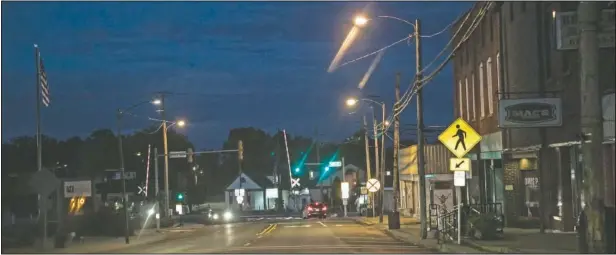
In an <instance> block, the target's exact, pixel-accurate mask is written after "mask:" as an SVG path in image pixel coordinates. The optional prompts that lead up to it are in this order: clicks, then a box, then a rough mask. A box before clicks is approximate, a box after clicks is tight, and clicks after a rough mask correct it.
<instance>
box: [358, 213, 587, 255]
mask: <svg viewBox="0 0 616 255" xmlns="http://www.w3.org/2000/svg"><path fill="white" fill-rule="evenodd" d="M386 219H387V217H384V218H383V221H384V222H383V224H378V218H356V219H355V220H356V221H358V222H359V223H361V224H364V225H369V226H372V227H374V228H377V229H380V230H381V231H383V232H384V233H386V234H388V235H390V236H392V237H393V238H395V239H398V240H401V241H405V242H409V243H412V244H415V245H418V246H420V247H424V248H428V249H433V250H437V251H438V252H440V253H535V254H536V253H559V254H563V253H564V254H567V253H568V254H571V253H577V236H576V234H575V233H562V232H552V233H548V232H546V233H545V234H540V233H539V230H538V229H518V228H505V230H504V237H503V238H502V239H499V240H490V241H488V240H472V239H466V238H465V239H464V240H463V243H462V245H458V244H457V243H455V242H454V241H451V242H447V243H439V241H438V240H436V239H433V238H429V239H423V240H422V239H421V238H420V236H419V228H420V225H419V224H418V221H417V220H415V219H413V218H404V217H402V218H401V219H400V221H401V224H400V229H393V230H390V229H388V225H387V220H386ZM403 222H404V223H403ZM405 223H406V224H405Z"/></svg>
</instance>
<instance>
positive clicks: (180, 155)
mask: <svg viewBox="0 0 616 255" xmlns="http://www.w3.org/2000/svg"><path fill="white" fill-rule="evenodd" d="M186 155H187V154H186V151H170V152H169V158H186Z"/></svg>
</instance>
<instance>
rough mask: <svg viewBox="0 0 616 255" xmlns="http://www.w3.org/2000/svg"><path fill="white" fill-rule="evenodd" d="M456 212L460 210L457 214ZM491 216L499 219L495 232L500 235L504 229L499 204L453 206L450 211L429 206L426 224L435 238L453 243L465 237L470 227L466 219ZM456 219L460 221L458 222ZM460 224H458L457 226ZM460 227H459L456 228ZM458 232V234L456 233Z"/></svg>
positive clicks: (432, 205) (501, 209) (501, 207)
mask: <svg viewBox="0 0 616 255" xmlns="http://www.w3.org/2000/svg"><path fill="white" fill-rule="evenodd" d="M458 210H461V211H460V213H458ZM482 214H493V215H495V216H496V217H498V218H499V219H498V220H499V223H500V226H499V227H497V231H498V232H500V233H502V232H503V229H504V227H505V221H504V215H503V206H502V204H501V203H486V204H470V205H464V206H461V207H460V206H454V208H453V209H452V210H449V211H447V210H443V209H442V207H441V206H440V205H437V204H431V205H430V213H429V215H428V217H429V218H428V220H429V221H428V222H429V227H430V229H435V230H436V236H435V238H436V239H438V240H439V242H440V241H442V242H450V241H455V240H457V238H458V234H460V236H466V234H465V233H467V232H468V231H467V229H468V228H469V227H472V226H470V224H468V219H469V217H470V216H471V215H482ZM458 217H461V220H460V221H458ZM458 222H460V224H458ZM458 225H460V226H458ZM458 232H460V233H458Z"/></svg>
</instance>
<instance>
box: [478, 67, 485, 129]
mask: <svg viewBox="0 0 616 255" xmlns="http://www.w3.org/2000/svg"><path fill="white" fill-rule="evenodd" d="M483 85H484V83H483V63H481V64H479V107H481V108H479V114H481V118H482V119H483V117H485V116H486V110H485V107H486V105H485V95H484V89H483Z"/></svg>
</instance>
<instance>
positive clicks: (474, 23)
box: [393, 2, 492, 116]
mask: <svg viewBox="0 0 616 255" xmlns="http://www.w3.org/2000/svg"><path fill="white" fill-rule="evenodd" d="M491 5H492V2H488V3H487V4H486V5H484V6H482V8H481V9H480V10H479V11H478V13H477V15H476V16H475V18H474V19H473V21H472V23H471V24H470V26H469V28H468V29H467V31H466V32H465V34H464V35H463V37H462V39H461V40H460V41H459V42H458V44H457V45H456V46H455V47H454V49H453V50H452V51H451V53H450V54H449V56H448V57H447V58H446V59H445V60H444V61H443V62H442V63H441V64H440V65H439V67H438V68H437V69H436V70H435V71H433V72H432V73H430V74H429V75H427V76H426V77H424V78H422V79H421V80H419V81H417V79H415V80H414V82H413V85H412V88H411V89H410V91H409V90H407V92H410V94H409V95H410V96H409V97H407V98H406V100H405V101H404V102H403V103H402V106H400V102H396V104H395V105H397V107H395V108H394V111H393V112H394V116H397V115H399V114H400V113H401V112H402V111H403V110H404V109H405V108H406V107H407V106H408V104H409V103H410V101H411V98H412V96H413V95H415V94H416V92H417V90H419V89H420V88H423V86H425V85H426V84H427V82H428V81H430V80H431V79H433V78H434V77H435V76H436V74H438V73H439V72H440V71H441V70H442V69H443V68H444V67H445V65H446V64H447V63H448V62H449V61H450V60H451V59H452V58H453V56H454V53H455V52H456V50H457V49H459V48H460V46H461V45H462V44H463V43H464V42H466V41H467V40H468V38H469V37H470V35H471V34H472V33H473V32H474V31H475V29H476V28H477V26H478V25H479V24H480V22H481V20H482V19H483V16H484V15H485V13H486V10H487V9H488V8H489V7H490V6H491ZM472 11H473V9H471V10H470V11H469V12H468V14H467V17H466V18H465V20H464V22H463V24H461V25H460V26H459V28H458V30H457V31H456V32H455V33H454V36H453V37H452V38H451V40H450V42H449V43H448V44H447V46H446V47H445V49H447V48H448V47H449V45H450V44H451V42H453V40H455V35H457V34H458V33H459V31H460V30H461V29H462V28H463V27H464V23H466V21H467V20H468V17H470V16H471V14H472ZM442 52H444V51H442ZM437 58H438V57H437ZM417 84H422V85H421V87H418V86H417ZM405 93H406V92H405Z"/></svg>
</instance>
